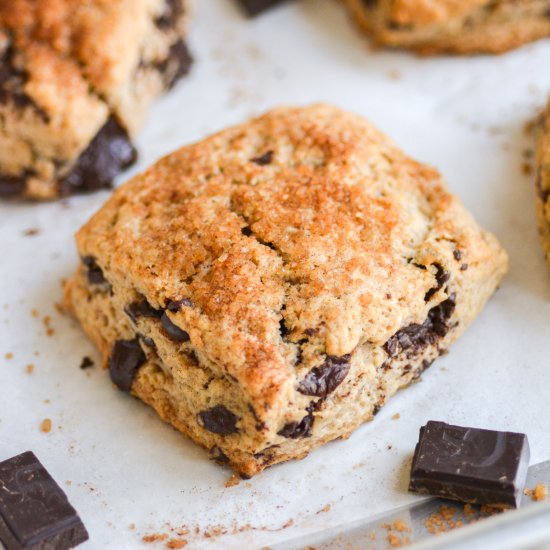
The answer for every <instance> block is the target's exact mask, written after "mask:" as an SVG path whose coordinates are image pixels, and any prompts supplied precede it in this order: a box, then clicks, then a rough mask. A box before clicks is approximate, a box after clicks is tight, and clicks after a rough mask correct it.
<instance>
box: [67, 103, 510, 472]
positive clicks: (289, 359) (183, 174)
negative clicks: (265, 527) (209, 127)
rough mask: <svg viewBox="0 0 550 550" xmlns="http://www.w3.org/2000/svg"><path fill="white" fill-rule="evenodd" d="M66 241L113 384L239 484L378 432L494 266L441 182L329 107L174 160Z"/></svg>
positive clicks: (486, 244) (493, 278)
mask: <svg viewBox="0 0 550 550" xmlns="http://www.w3.org/2000/svg"><path fill="white" fill-rule="evenodd" d="M77 244H78V251H79V254H80V256H81V257H82V258H83V262H82V264H81V266H80V267H79V268H78V270H77V273H76V274H75V276H74V278H73V279H72V280H70V281H69V282H68V284H67V286H66V291H65V292H66V303H67V305H68V307H69V308H70V309H71V310H72V311H73V312H74V314H75V315H76V317H77V318H78V319H79V320H80V322H81V323H82V325H83V327H84V329H85V331H86V332H87V333H88V335H89V336H90V337H91V338H92V340H93V341H94V342H95V343H96V345H97V346H98V347H99V349H100V351H101V353H102V355H103V359H104V364H105V366H106V367H108V368H109V370H110V374H111V378H112V379H113V381H114V382H115V384H117V385H118V386H119V388H121V389H126V390H130V391H131V392H132V393H133V394H134V395H136V396H138V397H139V398H141V399H143V400H144V401H145V402H147V403H149V404H150V405H151V406H153V407H154V408H155V409H156V410H157V412H158V413H159V414H160V416H161V417H162V418H163V419H165V420H167V421H169V422H171V423H172V424H173V425H174V426H175V427H176V428H178V429H179V430H181V431H183V432H184V433H186V434H187V435H189V436H190V437H191V438H193V439H194V440H195V441H197V442H198V443H200V444H201V445H203V446H204V447H206V448H208V449H209V450H210V451H211V453H212V454H213V456H214V457H215V458H217V459H219V460H223V461H228V462H229V463H230V464H231V466H232V467H233V468H234V469H235V470H236V471H238V472H239V473H241V474H242V475H253V474H255V473H257V472H259V471H261V470H262V469H263V468H265V467H266V466H268V465H270V464H273V463H275V462H279V461H282V460H286V459H289V458H293V457H302V456H304V455H305V454H307V452H308V451H309V450H311V449H312V448H314V447H316V446H318V445H320V444H322V443H324V442H326V441H329V440H331V439H335V438H337V437H341V436H345V435H347V434H349V433H350V432H351V431H352V430H353V429H354V428H356V427H357V426H358V425H360V424H361V423H362V422H364V421H366V420H369V419H371V418H372V416H373V414H375V413H376V412H377V411H378V410H379V408H380V407H381V406H382V405H383V404H384V402H385V401H386V399H387V398H388V397H389V396H391V395H392V394H393V393H395V392H396V391H397V389H399V388H400V387H402V386H406V385H407V384H408V383H409V382H410V381H411V380H412V379H413V378H414V377H416V376H418V375H419V374H420V372H421V371H422V370H424V369H425V368H426V367H427V366H429V364H430V363H431V362H432V361H433V360H434V359H435V358H436V357H437V356H438V355H439V353H440V352H441V351H442V350H444V349H445V348H446V347H447V346H448V345H449V343H450V342H451V341H453V340H454V339H455V338H457V337H458V335H459V334H460V333H461V332H462V331H463V330H464V329H465V328H466V326H467V325H468V324H469V323H470V322H471V321H472V320H473V318H474V317H475V316H476V314H477V313H478V312H479V310H480V309H481V308H482V306H483V305H484V303H485V301H486V300H487V298H488V297H489V296H490V295H491V294H492V292H493V291H494V290H495V288H496V286H497V285H498V283H499V282H500V280H501V278H502V276H503V275H504V273H505V271H506V267H507V258H506V254H505V252H504V251H503V250H502V249H501V248H500V246H499V244H498V243H497V241H496V240H495V238H494V237H493V236H491V235H490V234H488V233H486V232H484V231H483V230H481V229H480V228H479V227H478V226H477V225H476V224H475V222H474V221H473V219H472V218H471V216H470V215H469V214H468V213H467V212H466V211H465V210H464V208H463V206H462V205H461V204H460V202H459V201H458V200H457V199H456V198H454V197H453V196H452V195H450V194H449V193H448V191H447V190H446V189H445V187H444V185H443V183H442V181H441V177H440V176H439V174H438V173H437V172H436V171H435V170H434V169H432V168H429V167H427V166H424V165H422V164H419V163H418V162H415V161H414V160H412V159H410V158H409V157H407V156H406V155H404V154H403V153H402V152H401V151H400V150H398V149H397V148H396V147H395V146H394V144H393V143H392V142H391V141H390V140H389V139H388V138H386V137H385V136H384V135H383V134H381V133H380V132H379V131H377V130H376V129H375V128H373V126H371V125H370V124H369V123H368V122H367V121H365V120H364V119H362V118H361V117H359V116H356V115H353V114H349V113H346V112H344V111H341V110H339V109H337V108H335V107H331V106H328V105H314V106H310V107H304V108H279V109H275V110H273V111H271V112H269V113H267V114H266V115H264V116H262V117H260V118H258V119H255V120H252V121H250V122H248V123H245V124H242V125H240V126H236V127H234V128H230V129H227V130H225V131H223V132H220V133H218V134H216V135H214V136H212V137H209V138H207V139H205V140H204V141H202V142H200V143H197V144H194V145H190V146H187V147H184V148H182V149H180V150H178V151H176V152H174V153H172V154H171V155H169V156H167V157H165V158H163V159H162V160H160V161H159V162H158V163H156V164H155V165H154V166H152V167H151V168H149V169H148V170H147V171H145V172H144V173H142V174H141V175H139V176H137V177H135V178H134V179H133V180H132V181H130V182H129V183H128V184H126V185H124V186H123V187H121V188H120V189H118V190H117V191H116V192H115V193H114V195H113V196H112V197H111V198H110V199H109V200H108V202H107V203H106V204H105V206H104V207H103V208H102V209H101V210H100V211H99V212H98V213H97V214H96V215H95V216H94V217H93V218H92V219H91V220H90V221H89V222H88V223H87V224H86V225H85V226H84V227H83V228H82V229H81V230H80V231H79V233H78V235H77Z"/></svg>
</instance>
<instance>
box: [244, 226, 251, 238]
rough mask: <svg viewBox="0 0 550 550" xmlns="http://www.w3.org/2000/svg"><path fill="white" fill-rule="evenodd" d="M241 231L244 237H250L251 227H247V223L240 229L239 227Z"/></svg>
mask: <svg viewBox="0 0 550 550" xmlns="http://www.w3.org/2000/svg"><path fill="white" fill-rule="evenodd" d="M241 233H242V234H243V235H244V236H245V237H250V236H251V235H252V229H250V227H248V225H245V226H244V227H243V228H242V229H241Z"/></svg>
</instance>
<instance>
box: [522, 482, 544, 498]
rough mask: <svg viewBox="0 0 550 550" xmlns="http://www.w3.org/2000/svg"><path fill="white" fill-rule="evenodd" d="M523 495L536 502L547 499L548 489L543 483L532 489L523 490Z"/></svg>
mask: <svg viewBox="0 0 550 550" xmlns="http://www.w3.org/2000/svg"><path fill="white" fill-rule="evenodd" d="M523 493H524V494H525V495H526V496H528V497H531V498H532V499H533V500H534V501H537V502H538V501H541V500H546V499H547V498H548V487H547V486H546V484H545V483H538V484H537V485H535V487H534V488H533V489H525V490H524V491H523Z"/></svg>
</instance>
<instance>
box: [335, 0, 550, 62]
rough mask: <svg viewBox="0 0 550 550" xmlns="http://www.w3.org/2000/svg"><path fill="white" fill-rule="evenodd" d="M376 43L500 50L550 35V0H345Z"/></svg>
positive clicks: (425, 50)
mask: <svg viewBox="0 0 550 550" xmlns="http://www.w3.org/2000/svg"><path fill="white" fill-rule="evenodd" d="M346 2H347V4H348V6H349V8H350V10H351V13H352V15H353V16H354V18H355V19H356V20H357V22H358V24H359V25H360V26H361V27H362V28H363V29H364V30H365V31H367V32H368V33H369V34H370V35H371V37H372V38H373V39H374V41H375V42H376V43H378V44H381V45H385V46H390V47H403V48H410V49H413V50H416V51H418V52H420V53H422V54H434V53H441V52H452V53H457V54H473V53H480V52H486V53H501V52H504V51H507V50H511V49H513V48H517V47H519V46H521V45H523V44H525V43H527V42H531V41H533V40H538V39H540V38H545V37H550V17H549V16H548V14H549V13H550V0H521V1H520V2H514V1H510V0H346Z"/></svg>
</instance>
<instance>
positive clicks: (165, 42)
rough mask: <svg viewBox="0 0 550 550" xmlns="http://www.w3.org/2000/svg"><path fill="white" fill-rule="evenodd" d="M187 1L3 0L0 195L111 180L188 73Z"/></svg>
mask: <svg viewBox="0 0 550 550" xmlns="http://www.w3.org/2000/svg"><path fill="white" fill-rule="evenodd" d="M186 4H187V2H186V0H110V1H108V2H107V1H105V0H89V1H86V2H83V1H82V0H13V1H11V2H0V196H20V197H26V198H32V199H50V198H55V197H58V196H60V195H61V196H62V195H67V194H70V193H73V192H78V191H89V190H93V189H98V188H101V187H105V186H108V185H109V184H110V183H111V181H112V179H113V177H114V176H115V175H116V174H117V173H118V172H120V171H121V170H122V169H124V168H125V167H127V166H128V165H130V164H131V163H132V162H134V160H135V156H136V155H135V150H134V148H133V146H132V144H131V138H132V136H133V135H134V134H135V132H136V131H137V130H138V129H139V127H140V125H141V124H142V122H143V119H144V116H145V114H146V112H147V109H148V107H149V105H150V103H151V102H152V101H153V99H154V98H155V97H157V96H158V95H159V94H161V93H162V92H163V91H164V90H166V89H169V88H170V87H171V86H172V85H173V84H174V83H175V82H176V80H177V79H178V78H179V77H181V76H182V75H183V74H184V73H186V72H187V70H188V69H189V65H190V57H189V54H188V51H187V48H186V46H185V42H184V38H185V32H186V18H187V7H186Z"/></svg>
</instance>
